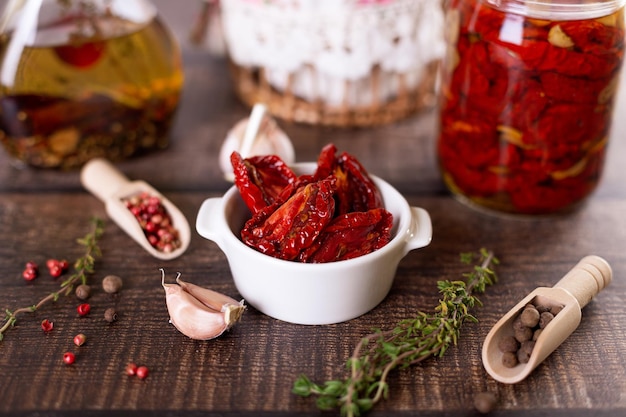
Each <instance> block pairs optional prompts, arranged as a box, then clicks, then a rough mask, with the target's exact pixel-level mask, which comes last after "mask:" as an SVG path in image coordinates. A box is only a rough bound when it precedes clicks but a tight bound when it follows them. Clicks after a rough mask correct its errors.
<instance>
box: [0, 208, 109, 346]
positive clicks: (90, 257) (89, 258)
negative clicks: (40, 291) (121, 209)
mask: <svg viewBox="0 0 626 417" xmlns="http://www.w3.org/2000/svg"><path fill="white" fill-rule="evenodd" d="M92 223H93V230H92V231H91V232H89V233H88V234H87V235H85V236H84V237H82V238H79V239H77V240H76V241H77V242H78V243H79V244H80V245H82V246H84V247H85V254H84V255H83V256H81V257H80V258H78V259H77V260H76V262H74V269H75V272H74V273H73V274H72V275H70V276H69V277H68V278H67V279H65V280H63V282H61V285H60V288H59V289H58V290H57V291H55V292H53V293H51V294H48V295H47V296H46V297H44V298H42V299H41V300H39V302H38V303H36V304H33V305H31V306H28V307H21V308H18V309H16V310H13V311H11V310H8V309H7V310H5V312H6V317H5V322H4V324H3V325H2V327H0V342H1V341H2V340H3V338H4V334H5V333H6V331H7V330H9V329H10V328H11V327H13V326H14V325H15V322H16V321H17V316H18V315H19V314H21V313H34V312H35V311H37V310H39V308H41V307H42V306H43V305H44V304H46V303H48V302H49V301H52V302H56V301H57V300H58V299H59V297H60V296H61V295H62V294H65V295H69V294H71V292H72V289H73V288H74V285H76V284H77V283H79V282H80V283H81V284H86V283H87V277H88V276H89V275H91V274H93V272H94V266H95V262H96V258H97V257H99V256H101V252H100V247H99V246H98V241H99V240H100V237H101V236H102V234H103V232H104V222H103V221H102V220H101V219H98V218H93V219H92Z"/></svg>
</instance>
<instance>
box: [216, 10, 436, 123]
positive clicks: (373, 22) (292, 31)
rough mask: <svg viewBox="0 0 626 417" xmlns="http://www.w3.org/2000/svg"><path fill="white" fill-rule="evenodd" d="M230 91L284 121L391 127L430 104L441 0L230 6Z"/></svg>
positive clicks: (226, 15) (226, 20)
mask: <svg viewBox="0 0 626 417" xmlns="http://www.w3.org/2000/svg"><path fill="white" fill-rule="evenodd" d="M220 7H221V22H222V28H223V36H224V40H225V42H226V49H227V52H228V56H229V60H230V63H231V66H232V67H231V69H232V75H233V78H234V84H235V89H236V91H237V93H238V95H239V96H240V97H241V99H242V100H243V101H244V102H246V103H248V104H249V105H253V104H254V103H258V102H263V103H265V104H266V105H267V107H268V109H269V111H270V112H271V113H272V114H274V115H275V116H278V117H280V118H282V119H285V120H290V121H296V122H305V123H311V124H321V125H332V126H372V125H378V124H384V123H389V122H393V121H396V120H399V119H402V118H405V117H407V116H410V115H413V114H415V113H416V112H418V111H420V110H423V109H425V108H428V107H430V106H432V105H433V104H434V102H435V88H436V83H437V67H438V63H439V61H440V59H441V58H442V56H443V54H444V42H443V10H442V5H441V2H440V0H226V1H221V5H220Z"/></svg>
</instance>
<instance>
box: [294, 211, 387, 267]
mask: <svg viewBox="0 0 626 417" xmlns="http://www.w3.org/2000/svg"><path fill="white" fill-rule="evenodd" d="M392 223H393V216H392V215H391V213H389V212H388V211H387V210H385V209H382V208H378V209H372V210H369V211H360V212H352V213H346V214H343V215H340V216H338V217H336V218H334V219H333V221H332V222H331V223H330V224H329V225H328V226H327V227H326V228H324V230H323V231H322V233H321V235H320V237H319V238H318V239H317V240H316V241H315V243H314V244H313V245H312V246H310V247H309V248H308V249H306V250H304V251H303V252H302V253H300V256H299V257H298V260H299V261H301V262H308V263H324V262H335V261H343V260H346V259H352V258H356V257H358V256H362V255H365V254H367V253H370V252H373V251H375V250H377V249H380V248H382V247H383V246H385V245H386V244H387V243H389V241H390V240H391V226H392Z"/></svg>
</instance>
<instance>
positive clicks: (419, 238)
mask: <svg viewBox="0 0 626 417" xmlns="http://www.w3.org/2000/svg"><path fill="white" fill-rule="evenodd" d="M432 237H433V225H432V223H431V221H430V215H429V214H428V212H427V211H426V210H424V209H423V208H420V207H411V229H410V230H409V232H408V233H407V238H406V239H407V240H406V243H407V244H406V246H405V251H406V252H409V251H411V250H413V249H418V248H423V247H424V246H428V244H429V243H430V241H431V239H432Z"/></svg>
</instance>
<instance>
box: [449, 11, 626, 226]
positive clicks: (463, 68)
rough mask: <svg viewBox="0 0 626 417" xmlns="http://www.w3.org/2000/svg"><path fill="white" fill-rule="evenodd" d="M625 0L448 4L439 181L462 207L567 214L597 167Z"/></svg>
mask: <svg viewBox="0 0 626 417" xmlns="http://www.w3.org/2000/svg"><path fill="white" fill-rule="evenodd" d="M625 3H626V1H625V0H599V1H597V2H580V1H577V0H552V1H550V0H532V1H531V0H526V1H525V0H500V1H498V0H449V1H448V3H447V5H446V13H447V16H446V17H447V25H446V27H447V34H446V37H447V43H448V45H447V46H448V50H447V56H446V58H445V61H444V63H443V66H442V68H443V69H442V89H441V115H440V116H441V117H440V124H441V126H440V135H439V140H438V144H437V151H438V156H439V163H440V167H441V170H442V176H443V179H444V182H445V183H446V185H447V186H448V188H449V189H450V190H451V191H452V193H453V194H455V195H456V196H458V197H459V199H460V200H462V201H465V202H468V203H469V204H470V205H474V206H477V207H482V208H487V209H491V210H494V211H496V212H507V213H514V214H551V213H562V212H567V211H571V210H572V209H574V208H575V207H577V206H579V205H580V203H581V202H582V201H584V200H585V199H586V197H588V196H589V194H590V193H591V192H592V191H593V190H594V189H595V188H596V186H597V185H598V181H599V180H600V177H601V174H602V167H603V163H604V159H605V155H606V148H607V140H608V138H609V130H610V126H611V121H612V113H613V104H614V99H615V94H616V90H617V85H618V81H619V75H620V68H621V66H622V61H623V57H624V4H625Z"/></svg>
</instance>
